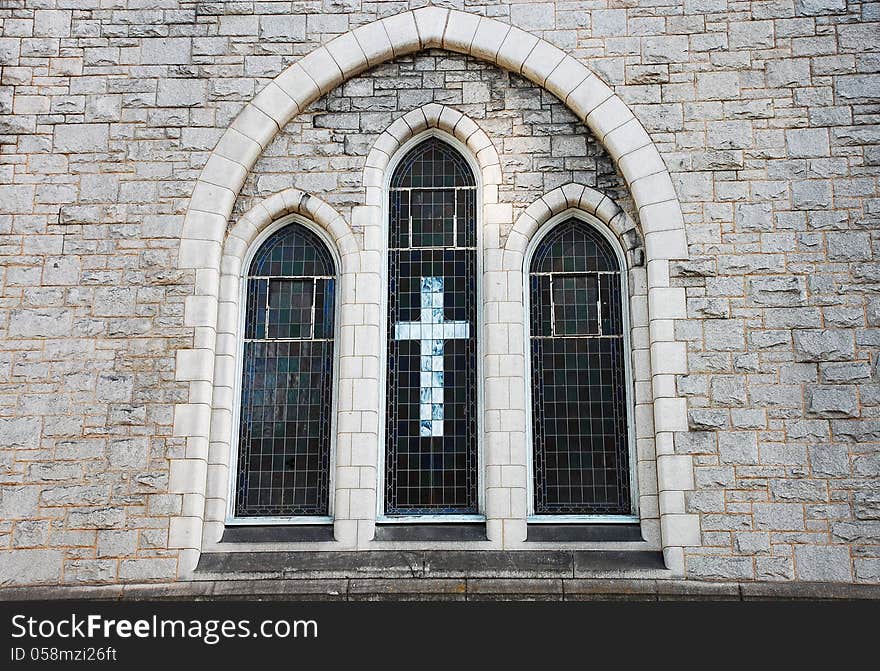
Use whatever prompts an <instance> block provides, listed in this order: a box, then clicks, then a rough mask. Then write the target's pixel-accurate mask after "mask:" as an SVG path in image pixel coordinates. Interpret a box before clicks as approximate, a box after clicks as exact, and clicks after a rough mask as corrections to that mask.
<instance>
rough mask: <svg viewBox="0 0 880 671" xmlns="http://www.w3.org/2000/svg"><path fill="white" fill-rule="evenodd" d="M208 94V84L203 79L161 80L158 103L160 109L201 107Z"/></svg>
mask: <svg viewBox="0 0 880 671" xmlns="http://www.w3.org/2000/svg"><path fill="white" fill-rule="evenodd" d="M206 94H207V82H205V81H203V80H201V79H178V78H166V79H160V80H159V94H158V96H157V98H156V103H157V104H158V105H159V106H160V107H201V106H204V105H205V102H206Z"/></svg>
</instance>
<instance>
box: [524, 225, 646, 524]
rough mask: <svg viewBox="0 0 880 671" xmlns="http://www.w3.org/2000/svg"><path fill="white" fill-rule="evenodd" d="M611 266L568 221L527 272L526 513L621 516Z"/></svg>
mask: <svg viewBox="0 0 880 671" xmlns="http://www.w3.org/2000/svg"><path fill="white" fill-rule="evenodd" d="M621 284H622V275H621V264H620V262H619V261H618V258H617V255H616V254H615V253H614V250H613V249H612V247H611V245H610V244H609V242H608V241H607V240H606V239H605V238H604V237H603V236H602V235H601V234H600V233H599V232H598V231H596V229H594V228H593V227H592V226H590V225H589V224H587V223H585V222H583V221H580V220H579V219H575V218H572V219H569V220H567V221H565V222H563V223H561V224H560V225H558V226H556V227H555V228H553V229H552V230H551V232H550V233H549V234H548V235H547V237H545V238H544V239H543V240H542V241H541V242H540V244H539V246H538V247H537V249H536V251H535V253H534V256H533V257H532V262H531V268H530V272H529V301H530V312H531V315H530V321H531V324H530V327H531V332H530V346H531V359H532V360H531V372H532V382H533V384H532V385H531V389H532V400H533V412H532V420H533V423H532V430H533V457H534V473H533V477H534V487H533V491H534V500H533V506H534V508H533V509H534V514H535V515H629V514H631V512H632V504H631V491H630V474H629V439H628V430H627V393H626V379H627V378H626V366H625V359H624V357H625V355H626V350H625V346H624V332H623V303H622V289H621Z"/></svg>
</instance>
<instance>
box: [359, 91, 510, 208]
mask: <svg viewBox="0 0 880 671" xmlns="http://www.w3.org/2000/svg"><path fill="white" fill-rule="evenodd" d="M431 129H437V130H440V131H443V132H444V133H447V134H448V135H449V136H451V137H454V138H455V139H456V140H458V141H459V142H460V143H461V144H462V145H464V146H465V147H466V148H467V149H469V150H470V152H471V154H472V156H473V158H474V159H475V160H476V163H477V165H478V166H479V171H480V179H481V183H482V188H483V199H482V200H483V204H484V205H486V204H489V205H495V204H496V203H497V202H498V187H499V186H500V185H501V159H500V158H499V157H498V151H497V150H496V149H495V145H494V144H492V141H491V140H490V139H489V136H488V135H486V132H485V131H484V130H483V129H482V128H480V127H479V125H477V123H476V122H475V121H474V120H473V119H471V118H470V117H469V116H467V115H466V114H463V113H462V112H459V111H458V110H456V109H454V108H452V107H448V106H446V105H441V104H438V103H428V104H427V105H424V106H422V107H417V108H416V109H414V110H410V111H409V112H407V113H406V114H404V115H403V116H400V117H398V118H397V119H395V120H394V121H393V122H392V124H391V125H390V126H388V128H386V129H385V130H384V131H382V133H380V134H379V137H377V138H376V141H375V142H374V143H373V146H372V147H371V148H370V153H369V154H367V158H366V161H364V171H363V184H364V204H365V205H367V206H374V207H382V205H383V203H384V199H385V182H386V181H387V174H388V165H389V163H390V162H391V159H392V157H393V156H395V155H396V154H397V152H398V151H399V150H400V148H401V147H402V146H403V145H404V144H406V143H407V142H408V141H409V140H410V139H412V138H414V137H416V136H417V135H419V134H421V133H423V132H424V131H428V130H431Z"/></svg>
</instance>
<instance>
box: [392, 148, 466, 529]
mask: <svg viewBox="0 0 880 671" xmlns="http://www.w3.org/2000/svg"><path fill="white" fill-rule="evenodd" d="M389 199H390V202H389V211H390V217H391V220H390V225H389V245H388V247H389V251H388V272H389V282H388V287H389V294H388V324H389V338H388V388H387V400H388V411H387V412H388V414H387V422H386V453H385V454H386V458H385V493H384V495H385V514H386V515H388V516H395V515H398V516H399V515H440V514H443V515H449V514H451V515H455V514H473V513H476V512H477V418H476V413H477V381H476V372H477V368H476V334H477V329H476V182H475V179H474V175H473V172H472V171H471V169H470V167H469V166H468V164H467V163H466V161H465V160H464V158H463V157H462V156H461V155H460V154H459V153H458V152H457V151H456V150H455V149H453V148H452V147H451V146H450V145H448V144H447V143H445V142H443V141H442V140H439V139H437V138H430V139H428V140H425V141H424V142H421V143H420V144H418V145H417V146H416V147H415V148H413V149H412V150H411V151H410V152H409V153H407V154H406V155H405V156H404V158H403V160H402V161H401V163H400V164H399V166H398V168H397V170H396V171H395V172H394V175H393V177H392V180H391V189H390V194H389Z"/></svg>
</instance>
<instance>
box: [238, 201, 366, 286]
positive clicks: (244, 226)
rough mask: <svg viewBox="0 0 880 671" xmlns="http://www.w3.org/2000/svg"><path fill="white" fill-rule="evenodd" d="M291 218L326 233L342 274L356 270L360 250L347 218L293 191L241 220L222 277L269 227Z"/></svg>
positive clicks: (260, 204) (326, 205) (258, 207)
mask: <svg viewBox="0 0 880 671" xmlns="http://www.w3.org/2000/svg"><path fill="white" fill-rule="evenodd" d="M289 214H298V215H300V216H302V217H304V218H306V219H308V220H310V221H312V222H314V223H315V224H316V225H317V226H319V227H320V228H322V229H324V230H325V231H326V232H327V234H328V235H329V236H330V238H331V239H332V240H333V242H334V244H335V245H336V250H335V251H336V252H337V253H338V255H339V258H340V259H341V260H342V263H343V267H342V268H341V269H340V271H341V272H354V271H356V270H357V259H358V257H357V255H358V253H359V252H360V248H359V246H358V242H357V238H356V237H355V235H354V233H353V232H352V230H351V228H350V227H349V225H348V222H347V221H346V220H345V218H344V217H343V216H342V215H341V214H339V212H337V211H336V210H335V209H333V207H332V206H330V205H328V204H327V203H326V202H325V201H323V200H321V199H320V198H319V197H318V196H315V195H312V194H309V193H306V192H305V191H300V190H299V189H294V188H290V189H284V190H283V191H279V192H278V193H275V194H273V195H271V196H269V197H268V198H265V199H263V200H261V201H260V202H259V203H257V204H256V205H254V206H253V207H252V208H251V209H249V210H248V211H247V212H245V213H244V214H243V215H242V216H241V218H239V220H238V221H237V222H236V224H235V226H233V227H232V230H230V231H229V235H228V236H227V237H226V242H225V244H224V246H223V258H222V266H221V272H222V274H223V275H228V274H229V273H230V270H231V268H230V265H232V264H234V263H235V261H236V260H237V261H238V262H239V263H241V261H242V260H243V259H244V257H245V255H246V254H247V252H248V250H249V249H250V246H251V244H252V243H253V241H254V240H255V239H256V238H257V236H259V234H260V233H261V232H262V231H263V230H265V228H266V227H267V226H270V225H272V224H273V223H274V222H276V221H278V220H279V219H281V218H282V217H286V216H287V215H289Z"/></svg>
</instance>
